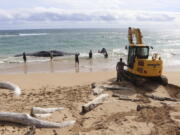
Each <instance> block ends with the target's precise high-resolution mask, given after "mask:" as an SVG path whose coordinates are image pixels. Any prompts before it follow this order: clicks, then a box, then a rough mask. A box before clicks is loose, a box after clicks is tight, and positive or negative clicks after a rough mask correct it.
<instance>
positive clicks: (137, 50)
mask: <svg viewBox="0 0 180 135" xmlns="http://www.w3.org/2000/svg"><path fill="white" fill-rule="evenodd" d="M148 56H149V47H148V46H143V47H137V46H130V47H129V53H128V62H127V63H128V66H129V68H133V67H134V62H135V58H136V57H137V58H139V59H147V58H148Z"/></svg>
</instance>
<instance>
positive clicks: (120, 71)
mask: <svg viewBox="0 0 180 135" xmlns="http://www.w3.org/2000/svg"><path fill="white" fill-rule="evenodd" d="M98 53H102V54H103V55H104V58H108V53H107V51H106V49H105V48H102V49H101V50H98ZM79 55H80V53H76V54H75V66H76V67H77V66H79ZM92 57H93V53H92V50H90V51H89V59H92ZM50 59H51V60H52V59H53V54H52V53H50ZM23 60H24V63H26V61H27V58H26V53H25V52H23ZM124 66H127V65H126V64H125V63H124V62H123V61H122V58H120V61H119V62H118V63H117V65H116V71H117V80H116V81H122V78H123V73H124Z"/></svg>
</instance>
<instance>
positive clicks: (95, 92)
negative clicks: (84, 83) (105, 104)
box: [92, 87, 104, 95]
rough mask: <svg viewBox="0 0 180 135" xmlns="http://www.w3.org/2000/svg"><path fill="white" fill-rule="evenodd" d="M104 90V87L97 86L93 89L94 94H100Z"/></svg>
mask: <svg viewBox="0 0 180 135" xmlns="http://www.w3.org/2000/svg"><path fill="white" fill-rule="evenodd" d="M103 91H104V89H103V88H102V87H95V88H94V89H92V92H93V95H99V94H101V93H102V92H103Z"/></svg>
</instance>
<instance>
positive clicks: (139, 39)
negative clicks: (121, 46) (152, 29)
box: [128, 27, 142, 44]
mask: <svg viewBox="0 0 180 135" xmlns="http://www.w3.org/2000/svg"><path fill="white" fill-rule="evenodd" d="M133 35H135V37H136V44H142V34H141V31H140V29H139V28H131V27H129V30H128V41H129V44H134V42H133Z"/></svg>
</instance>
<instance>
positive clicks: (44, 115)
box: [31, 113, 52, 118]
mask: <svg viewBox="0 0 180 135" xmlns="http://www.w3.org/2000/svg"><path fill="white" fill-rule="evenodd" d="M51 115H52V113H46V114H36V113H35V114H31V116H33V117H36V118H37V117H40V118H46V117H49V116H51Z"/></svg>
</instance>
